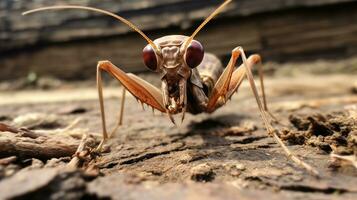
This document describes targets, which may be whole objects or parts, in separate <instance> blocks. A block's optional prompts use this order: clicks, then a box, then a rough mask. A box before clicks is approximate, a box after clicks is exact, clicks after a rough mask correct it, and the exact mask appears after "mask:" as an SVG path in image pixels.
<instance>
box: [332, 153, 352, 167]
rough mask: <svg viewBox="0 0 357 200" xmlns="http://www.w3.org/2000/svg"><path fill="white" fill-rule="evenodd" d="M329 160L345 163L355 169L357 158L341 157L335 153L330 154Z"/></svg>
mask: <svg viewBox="0 0 357 200" xmlns="http://www.w3.org/2000/svg"><path fill="white" fill-rule="evenodd" d="M330 157H331V158H334V159H338V160H342V161H346V162H348V163H350V164H351V165H353V166H354V167H355V168H357V157H356V156H355V155H350V156H341V155H338V154H335V153H331V154H330Z"/></svg>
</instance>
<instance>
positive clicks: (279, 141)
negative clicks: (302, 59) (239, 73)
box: [238, 47, 319, 177]
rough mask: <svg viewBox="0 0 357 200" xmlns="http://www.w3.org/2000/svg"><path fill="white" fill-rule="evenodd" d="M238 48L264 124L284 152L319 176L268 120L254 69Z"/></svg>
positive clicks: (241, 49) (239, 48)
mask: <svg viewBox="0 0 357 200" xmlns="http://www.w3.org/2000/svg"><path fill="white" fill-rule="evenodd" d="M238 50H239V51H240V53H241V55H242V59H243V63H244V66H245V68H246V75H247V78H248V80H249V83H250V86H251V89H252V91H253V94H254V96H255V99H256V101H257V104H258V107H259V110H260V115H261V117H262V119H263V121H264V125H265V128H266V130H267V131H268V132H269V133H270V134H272V135H273V138H274V140H275V141H276V142H277V143H278V144H279V145H280V146H281V147H282V148H283V150H284V152H285V153H286V155H287V156H288V157H289V158H290V159H291V160H293V161H294V162H295V163H296V164H298V165H300V166H302V167H303V168H305V169H306V170H307V171H309V172H310V173H312V174H313V175H315V176H316V177H319V172H318V171H317V170H316V169H314V168H313V167H311V166H310V165H309V164H307V163H305V162H304V161H302V160H300V159H299V158H298V157H296V156H295V155H294V154H292V153H291V151H290V150H289V149H288V148H287V147H286V145H285V144H284V142H283V141H282V140H281V139H280V138H279V136H278V135H277V134H276V130H275V129H274V128H273V127H272V126H271V125H270V123H269V122H268V119H267V115H266V112H264V109H263V105H262V103H261V102H260V100H259V95H258V91H257V88H256V87H255V82H254V78H253V74H252V71H251V70H250V68H249V66H248V65H247V58H246V56H245V53H244V50H243V48H241V47H238Z"/></svg>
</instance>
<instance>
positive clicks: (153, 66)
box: [143, 44, 157, 71]
mask: <svg viewBox="0 0 357 200" xmlns="http://www.w3.org/2000/svg"><path fill="white" fill-rule="evenodd" d="M143 59H144V64H145V65H146V67H148V68H149V69H150V70H152V71H156V70H157V57H156V54H155V51H154V49H153V48H152V47H151V45H150V44H148V45H147V46H146V47H145V48H144V49H143Z"/></svg>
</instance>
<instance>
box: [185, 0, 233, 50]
mask: <svg viewBox="0 0 357 200" xmlns="http://www.w3.org/2000/svg"><path fill="white" fill-rule="evenodd" d="M230 2H232V0H225V1H224V3H222V5H220V6H219V7H218V8H217V9H216V10H215V11H214V12H213V13H212V14H211V15H210V16H208V17H207V18H206V20H205V21H203V22H202V24H201V25H200V26H199V27H198V28H197V29H196V30H195V32H193V33H192V35H191V36H190V37H189V38H188V39H187V41H186V43H185V49H187V47H188V45H189V44H190V43H191V42H192V40H193V38H194V37H195V36H196V35H197V33H198V32H200V30H201V29H202V28H203V27H204V26H205V25H206V24H207V23H208V22H209V21H211V20H212V19H213V18H214V17H215V16H216V15H218V14H219V13H220V12H222V9H223V8H224V7H226V5H228V4H229V3H230Z"/></svg>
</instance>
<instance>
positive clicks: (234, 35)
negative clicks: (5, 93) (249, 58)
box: [0, 0, 357, 80]
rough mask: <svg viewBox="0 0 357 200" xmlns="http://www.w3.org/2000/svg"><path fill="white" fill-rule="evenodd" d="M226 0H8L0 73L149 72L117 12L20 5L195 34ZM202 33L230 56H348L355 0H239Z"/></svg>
mask: <svg viewBox="0 0 357 200" xmlns="http://www.w3.org/2000/svg"><path fill="white" fill-rule="evenodd" d="M220 3H222V1H221V0H191V1H188V0H106V1H100V0H69V1H64V0H55V1H50V0H26V1H14V0H1V1H0V72H1V73H0V80H5V79H14V78H19V77H23V76H26V75H27V74H28V73H29V72H35V73H37V74H39V75H52V76H56V77H59V78H63V79H85V78H91V77H94V76H95V70H96V63H97V61H99V60H106V59H108V60H111V61H112V62H113V63H115V64H116V65H117V66H120V67H121V68H122V69H124V70H125V71H131V72H137V71H145V70H146V69H145V67H144V66H143V64H142V61H141V51H142V48H143V47H144V46H145V45H146V43H145V40H143V39H142V38H141V37H140V36H139V35H138V34H137V33H133V32H132V31H131V30H130V29H129V28H128V27H127V26H125V25H123V24H121V23H120V22H118V21H116V20H115V19H113V18H111V17H108V16H103V15H101V14H97V13H93V12H87V11H80V10H67V11H47V12H43V13H37V14H33V15H29V16H22V15H21V12H23V11H26V10H29V9H33V8H38V7H41V6H50V5H63V4H76V5H86V6H93V7H97V8H102V9H106V10H109V11H112V12H115V13H118V14H120V15H121V16H123V17H126V18H128V19H129V20H130V21H132V22H134V23H135V24H136V25H138V27H140V28H141V29H142V30H143V31H144V32H145V33H147V35H149V36H150V37H151V38H152V39H155V38H158V37H161V36H164V35H168V34H186V35H190V34H191V33H192V32H193V30H194V29H195V28H196V27H197V26H198V25H199V24H200V22H201V21H202V20H203V19H204V18H205V17H206V16H208V15H209V14H210V12H212V10H213V9H214V8H215V7H216V6H217V5H219V4H220ZM197 39H198V40H200V41H201V42H202V43H203V45H204V46H205V48H206V50H207V51H210V52H213V53H216V54H217V55H219V56H220V57H221V58H223V59H226V58H227V57H228V56H229V54H230V52H231V50H232V49H233V48H234V47H236V46H239V45H241V46H243V47H244V48H245V49H246V50H247V51H248V52H250V53H259V54H261V55H263V58H264V60H272V61H277V62H287V61H301V60H311V59H317V58H327V59H343V58H344V57H349V56H354V55H356V54H357V1H356V0H235V1H234V2H233V3H232V4H231V5H229V6H228V7H227V9H226V10H225V12H224V13H222V14H221V15H219V17H217V18H216V19H215V20H214V21H211V22H210V24H209V25H208V26H207V27H206V28H205V29H204V30H202V31H201V32H200V33H199V35H198V36H197Z"/></svg>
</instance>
